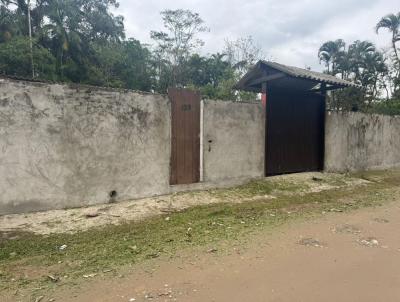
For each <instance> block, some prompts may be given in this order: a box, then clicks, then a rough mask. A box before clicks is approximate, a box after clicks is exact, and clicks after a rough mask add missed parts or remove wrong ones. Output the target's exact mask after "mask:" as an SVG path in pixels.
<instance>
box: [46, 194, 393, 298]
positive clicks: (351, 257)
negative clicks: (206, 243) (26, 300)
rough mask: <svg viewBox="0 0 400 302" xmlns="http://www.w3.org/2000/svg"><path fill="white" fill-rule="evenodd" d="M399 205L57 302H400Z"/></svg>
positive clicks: (206, 254)
mask: <svg viewBox="0 0 400 302" xmlns="http://www.w3.org/2000/svg"><path fill="white" fill-rule="evenodd" d="M399 230H400V202H399V203H391V204H389V205H385V206H384V207H379V208H369V209H363V210H359V211H355V212H351V213H329V214H326V215H325V216H324V217H322V218H321V219H318V220H314V221H308V222H300V223H299V222H298V221H297V222H295V223H293V224H291V225H287V226H285V227H283V228H281V229H279V230H278V231H275V232H274V233H273V234H265V233H264V234H257V235H256V236H255V237H252V238H250V240H248V242H247V243H243V245H241V246H236V247H230V249H229V250H228V251H225V250H224V251H219V250H217V251H213V250H204V249H202V250H198V251H194V252H193V251H192V252H182V254H181V255H179V256H178V257H176V258H174V259H172V260H170V261H168V260H167V259H157V260H155V261H154V262H152V263H151V264H147V265H146V266H145V267H141V268H137V269H136V270H135V272H134V273H129V274H127V275H124V276H119V277H116V278H111V279H103V280H97V281H93V282H91V283H89V284H87V285H85V286H84V287H82V288H79V289H77V288H75V289H74V290H71V289H69V290H65V291H62V292H58V293H57V294H56V295H55V296H54V298H55V299H56V300H55V301H98V302H100V301H191V302H196V301H199V302H200V301H201V302H204V301H218V302H224V301H229V302H232V301H252V302H257V301H260V302H261V301H262V302H265V301H307V302H311V301H325V302H327V301H335V302H336V301H352V302H355V301H360V302H361V301H362V302H368V301H371V302H372V301H374V302H376V301H385V302H390V301H400V233H399ZM43 301H46V300H43Z"/></svg>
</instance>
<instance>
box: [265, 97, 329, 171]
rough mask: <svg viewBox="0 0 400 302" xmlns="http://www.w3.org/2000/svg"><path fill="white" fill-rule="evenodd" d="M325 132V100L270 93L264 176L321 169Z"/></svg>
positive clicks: (322, 98)
mask: <svg viewBox="0 0 400 302" xmlns="http://www.w3.org/2000/svg"><path fill="white" fill-rule="evenodd" d="M324 133H325V97H323V96H321V95H318V94H312V93H301V92H300V93H288V92H285V91H283V90H280V89H279V90H271V91H269V93H268V102H267V122H266V136H267V137H266V163H265V167H266V175H268V176H269V175H279V174H286V173H296V172H306V171H320V170H323V165H324V144H325V142H324V137H325V134H324Z"/></svg>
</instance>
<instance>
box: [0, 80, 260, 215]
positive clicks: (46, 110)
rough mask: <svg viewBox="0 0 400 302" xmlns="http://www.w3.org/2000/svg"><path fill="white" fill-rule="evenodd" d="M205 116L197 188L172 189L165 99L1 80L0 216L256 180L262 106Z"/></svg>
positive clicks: (212, 105)
mask: <svg viewBox="0 0 400 302" xmlns="http://www.w3.org/2000/svg"><path fill="white" fill-rule="evenodd" d="M203 107H204V111H203V116H202V118H203V119H202V121H203V124H202V129H203V137H202V143H203V149H202V151H203V158H202V161H203V167H204V171H203V172H204V177H203V178H204V182H203V183H199V184H194V185H183V186H170V185H169V175H170V166H169V165H170V150H171V137H170V135H171V134H170V132H171V104H170V102H169V100H168V97H166V96H162V95H156V94H145V93H138V92H132V91H123V90H113V89H105V88H98V87H89V86H79V85H58V84H48V83H36V82H27V81H17V80H12V79H0V215H1V214H8V213H23V212H31V211H41V210H48V209H60V208H69V207H81V206H86V205H92V204H99V203H108V202H111V201H122V200H130V199H135V198H141V197H148V196H154V195H162V194H168V193H171V192H179V191H185V190H193V189H194V190H195V189H203V188H215V187H224V186H228V185H233V184H239V183H242V182H243V181H245V180H248V179H250V178H254V177H262V176H263V175H264V114H263V110H262V107H261V106H260V105H259V104H243V103H232V102H223V101H205V102H204V106H203ZM209 140H212V143H211V144H209V143H208V141H209ZM112 192H115V194H111V193H112Z"/></svg>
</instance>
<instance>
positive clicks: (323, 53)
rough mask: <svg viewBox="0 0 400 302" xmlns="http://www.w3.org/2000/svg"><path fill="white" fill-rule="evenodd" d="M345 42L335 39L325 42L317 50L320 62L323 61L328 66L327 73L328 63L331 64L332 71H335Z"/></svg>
mask: <svg viewBox="0 0 400 302" xmlns="http://www.w3.org/2000/svg"><path fill="white" fill-rule="evenodd" d="M345 48H346V43H345V42H344V41H343V40H342V39H338V40H336V41H328V42H325V43H324V44H323V45H322V46H321V47H320V49H319V51H318V57H319V59H320V62H325V64H326V66H327V67H328V73H330V72H331V70H330V65H331V64H332V72H333V73H334V72H335V71H336V66H337V63H338V59H339V57H340V56H341V54H342V53H343V52H344V51H345Z"/></svg>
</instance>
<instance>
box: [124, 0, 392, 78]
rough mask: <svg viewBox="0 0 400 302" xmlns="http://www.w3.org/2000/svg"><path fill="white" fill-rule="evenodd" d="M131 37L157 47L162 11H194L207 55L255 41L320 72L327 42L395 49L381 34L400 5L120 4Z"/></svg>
mask: <svg viewBox="0 0 400 302" xmlns="http://www.w3.org/2000/svg"><path fill="white" fill-rule="evenodd" d="M119 1H120V7H119V9H118V10H117V13H118V14H121V15H123V16H124V17H125V27H126V32H127V36H128V37H134V38H136V39H139V40H140V41H142V42H146V43H151V40H150V34H149V33H150V31H151V30H161V29H162V21H161V18H160V14H159V13H160V11H161V10H163V9H177V8H183V9H190V10H192V11H194V12H197V13H199V14H200V16H201V17H202V18H203V19H204V21H205V22H206V25H207V26H208V27H209V28H210V32H209V33H204V34H202V39H203V40H204V41H205V46H204V47H203V48H202V50H201V52H202V53H203V54H207V53H212V52H217V51H221V50H222V49H223V47H224V41H225V39H227V38H228V39H230V40H233V39H236V38H239V37H245V36H249V35H251V36H253V38H254V40H255V41H256V42H257V43H258V44H259V45H260V46H261V47H262V48H263V49H264V52H265V53H266V54H267V57H268V58H272V59H273V60H275V61H277V62H280V63H284V64H289V65H295V66H298V67H306V66H310V67H311V68H312V69H314V70H320V69H321V68H322V67H321V66H320V65H319V61H318V58H317V52H318V48H319V46H320V45H321V44H322V43H323V42H325V41H327V40H332V39H337V38H343V39H345V40H346V41H347V42H352V41H354V40H357V39H360V40H370V41H373V42H375V43H376V44H377V45H378V47H380V48H384V47H388V46H389V45H390V35H389V34H387V33H386V32H384V31H382V34H380V35H379V36H378V35H376V34H375V31H374V26H375V24H376V23H377V22H378V20H379V19H380V18H381V17H382V16H384V15H386V14H389V13H397V12H399V11H400V3H399V0H333V1H332V0H247V1H241V0H119Z"/></svg>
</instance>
